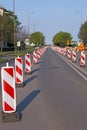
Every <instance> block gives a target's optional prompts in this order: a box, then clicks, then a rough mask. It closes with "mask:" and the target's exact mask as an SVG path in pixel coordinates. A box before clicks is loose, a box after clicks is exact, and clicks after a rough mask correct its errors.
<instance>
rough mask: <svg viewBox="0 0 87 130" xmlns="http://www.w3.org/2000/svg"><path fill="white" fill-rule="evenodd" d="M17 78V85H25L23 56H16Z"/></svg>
mask: <svg viewBox="0 0 87 130" xmlns="http://www.w3.org/2000/svg"><path fill="white" fill-rule="evenodd" d="M15 79H16V81H15V82H16V87H23V86H24V83H23V60H22V58H21V57H19V56H18V57H16V58H15Z"/></svg>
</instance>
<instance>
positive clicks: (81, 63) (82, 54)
mask: <svg viewBox="0 0 87 130" xmlns="http://www.w3.org/2000/svg"><path fill="white" fill-rule="evenodd" d="M85 54H86V52H85V51H81V59H80V66H85V60H86V58H85Z"/></svg>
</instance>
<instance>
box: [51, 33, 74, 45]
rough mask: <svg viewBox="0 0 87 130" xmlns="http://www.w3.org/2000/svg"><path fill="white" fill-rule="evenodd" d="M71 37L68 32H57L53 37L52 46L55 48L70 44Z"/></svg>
mask: <svg viewBox="0 0 87 130" xmlns="http://www.w3.org/2000/svg"><path fill="white" fill-rule="evenodd" d="M71 39H72V37H71V34H70V33H68V32H62V31H61V32H59V33H57V34H56V35H54V37H53V44H54V45H57V46H64V45H66V44H67V43H70V41H71Z"/></svg>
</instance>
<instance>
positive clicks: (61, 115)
mask: <svg viewBox="0 0 87 130" xmlns="http://www.w3.org/2000/svg"><path fill="white" fill-rule="evenodd" d="M10 64H14V61H13V62H11V63H10ZM78 71H79V70H78ZM80 73H81V71H80ZM24 82H25V87H24V88H17V110H18V112H20V113H21V115H22V117H21V121H19V122H10V123H3V122H2V118H0V130H87V81H86V80H85V79H84V78H82V77H81V75H80V74H79V73H77V71H75V70H74V69H73V68H72V67H71V66H70V64H68V62H65V60H64V59H63V58H62V57H61V56H60V55H58V54H57V53H55V52H54V51H53V50H51V49H50V48H48V49H47V50H46V52H45V53H44V55H43V57H42V58H41V59H40V60H39V61H38V64H36V65H33V66H32V75H24ZM0 111H2V104H1V91H0Z"/></svg>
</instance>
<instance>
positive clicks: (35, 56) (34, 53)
mask: <svg viewBox="0 0 87 130" xmlns="http://www.w3.org/2000/svg"><path fill="white" fill-rule="evenodd" d="M33 63H34V64H36V63H37V52H36V51H34V52H33Z"/></svg>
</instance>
